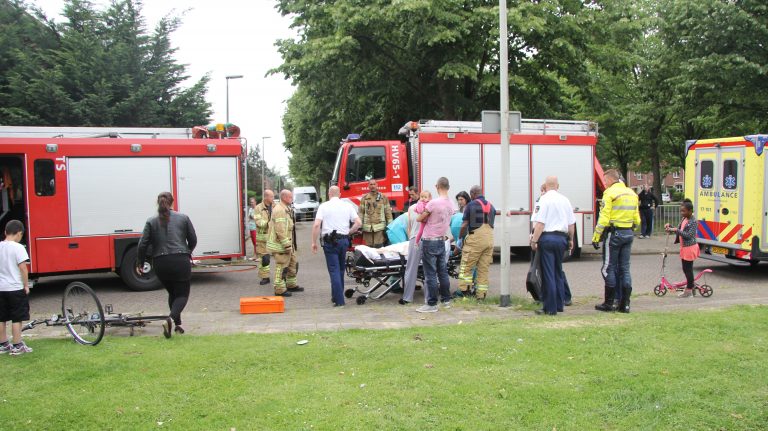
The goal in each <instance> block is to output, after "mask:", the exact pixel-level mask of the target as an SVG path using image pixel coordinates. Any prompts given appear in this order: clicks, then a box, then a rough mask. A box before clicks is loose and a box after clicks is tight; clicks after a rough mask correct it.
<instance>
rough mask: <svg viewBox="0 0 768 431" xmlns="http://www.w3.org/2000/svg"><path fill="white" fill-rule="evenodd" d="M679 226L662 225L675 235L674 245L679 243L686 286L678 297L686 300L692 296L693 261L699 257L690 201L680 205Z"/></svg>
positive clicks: (695, 227) (696, 223)
mask: <svg viewBox="0 0 768 431" xmlns="http://www.w3.org/2000/svg"><path fill="white" fill-rule="evenodd" d="M680 216H681V217H682V220H681V221H680V226H678V227H672V226H670V225H669V223H667V224H666V225H664V229H665V230H666V231H667V232H674V233H675V244H677V243H680V260H681V261H682V262H683V273H684V274H685V280H686V281H687V285H686V287H685V291H683V293H681V294H680V295H679V296H680V297H681V298H688V297H690V296H693V285H694V284H693V261H694V260H696V258H698V257H699V253H700V250H699V245H698V244H697V243H696V232H697V230H698V222H697V221H696V218H695V217H694V216H693V202H691V200H690V199H686V200H684V201H683V203H682V204H680Z"/></svg>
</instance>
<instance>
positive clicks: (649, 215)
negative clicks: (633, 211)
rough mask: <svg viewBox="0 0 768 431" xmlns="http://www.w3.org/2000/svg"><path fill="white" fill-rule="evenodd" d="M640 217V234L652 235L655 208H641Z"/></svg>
mask: <svg viewBox="0 0 768 431" xmlns="http://www.w3.org/2000/svg"><path fill="white" fill-rule="evenodd" d="M640 218H641V226H640V234H641V235H645V236H651V232H653V208H642V209H640Z"/></svg>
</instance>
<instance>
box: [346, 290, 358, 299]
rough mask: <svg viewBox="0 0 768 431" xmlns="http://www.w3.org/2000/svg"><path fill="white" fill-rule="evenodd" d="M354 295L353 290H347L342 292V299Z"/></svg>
mask: <svg viewBox="0 0 768 431" xmlns="http://www.w3.org/2000/svg"><path fill="white" fill-rule="evenodd" d="M354 294H355V289H347V290H345V291H344V297H346V298H351V297H352V295H354Z"/></svg>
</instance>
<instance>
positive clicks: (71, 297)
mask: <svg viewBox="0 0 768 431" xmlns="http://www.w3.org/2000/svg"><path fill="white" fill-rule="evenodd" d="M61 315H62V317H63V319H64V324H65V326H66V327H67V330H68V331H69V333H70V334H72V337H73V338H74V339H75V341H77V342H78V343H80V344H85V345H90V346H95V345H97V344H99V342H100V341H101V339H102V337H104V327H105V326H106V322H105V321H104V309H103V308H101V302H99V298H98V297H97V296H96V294H95V293H93V290H91V288H90V287H88V285H87V284H85V283H82V282H79V281H75V282H72V283H69V284H68V285H67V288H66V289H64V297H63V298H62V299H61Z"/></svg>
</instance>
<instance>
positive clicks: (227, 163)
mask: <svg viewBox="0 0 768 431" xmlns="http://www.w3.org/2000/svg"><path fill="white" fill-rule="evenodd" d="M176 171H177V175H178V178H179V182H178V197H177V202H178V208H179V212H181V213H183V214H186V215H187V216H189V219H190V220H192V224H193V225H194V226H195V231H196V232H197V238H198V241H197V247H196V248H195V250H194V251H193V255H194V256H205V255H229V254H239V253H240V249H241V248H240V245H241V238H240V226H241V221H240V219H241V215H242V214H241V212H240V208H239V207H238V206H237V205H236V204H234V203H236V202H238V198H239V191H238V190H239V189H238V184H237V158H235V157H179V158H178V159H177V161H176Z"/></svg>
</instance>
